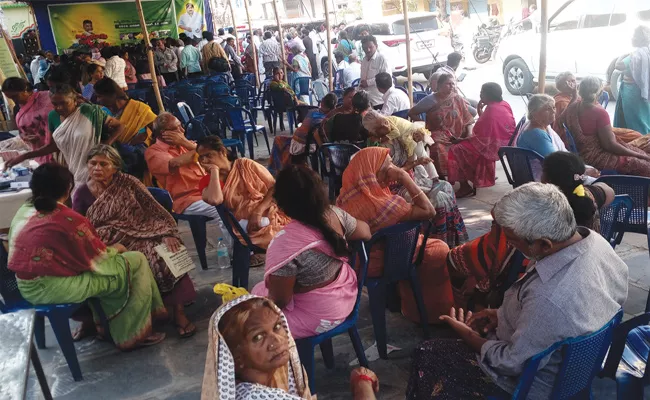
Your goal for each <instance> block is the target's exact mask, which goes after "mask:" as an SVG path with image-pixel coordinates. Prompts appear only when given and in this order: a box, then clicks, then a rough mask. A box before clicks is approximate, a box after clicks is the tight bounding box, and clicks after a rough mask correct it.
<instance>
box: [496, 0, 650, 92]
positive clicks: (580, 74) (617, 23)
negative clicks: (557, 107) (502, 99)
mask: <svg viewBox="0 0 650 400" xmlns="http://www.w3.org/2000/svg"><path fill="white" fill-rule="evenodd" d="M552 3H553V2H552ZM555 3H558V2H557V1H556V2H555ZM556 5H557V4H556ZM551 9H552V10H553V8H551ZM526 22H527V21H524V23H526ZM528 24H529V26H530V25H531V23H530V22H528ZM639 25H645V26H650V0H569V1H565V0H563V1H561V2H559V7H556V8H555V11H554V12H553V13H552V14H550V16H549V33H548V39H547V40H548V43H547V61H546V76H547V77H548V78H554V77H555V76H557V75H558V74H560V73H561V72H564V71H571V72H573V73H574V74H575V75H576V77H577V78H578V79H581V78H584V77H586V76H597V77H599V78H601V79H603V80H604V81H607V82H610V84H611V87H612V89H613V90H614V91H616V89H617V87H618V86H617V85H618V76H619V74H613V71H614V63H615V62H616V60H617V59H618V57H620V56H621V55H624V54H626V53H629V52H631V51H632V50H633V49H632V34H633V32H634V29H635V28H636V27H637V26H639ZM540 40H541V35H540V33H539V28H538V27H535V26H533V27H532V29H528V30H527V31H523V32H521V33H518V34H515V35H512V36H509V37H506V38H504V39H503V40H502V42H501V43H500V44H499V49H498V51H497V60H501V61H502V62H503V76H504V80H505V85H506V88H507V89H508V91H509V92H510V93H512V94H515V95H517V94H518V95H523V94H526V93H531V92H532V91H533V89H534V82H535V81H536V80H537V76H538V75H539V57H540ZM614 94H615V95H616V93H614Z"/></svg>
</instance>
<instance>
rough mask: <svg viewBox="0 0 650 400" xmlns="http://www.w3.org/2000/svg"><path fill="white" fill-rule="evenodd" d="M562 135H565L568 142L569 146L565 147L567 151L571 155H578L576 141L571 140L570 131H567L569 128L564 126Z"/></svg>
mask: <svg viewBox="0 0 650 400" xmlns="http://www.w3.org/2000/svg"><path fill="white" fill-rule="evenodd" d="M564 133H565V135H566V140H567V142H569V146H568V147H567V150H569V151H570V152H571V153H574V154H578V147H577V146H576V141H575V140H573V135H572V134H571V131H570V130H569V127H568V126H566V124H564Z"/></svg>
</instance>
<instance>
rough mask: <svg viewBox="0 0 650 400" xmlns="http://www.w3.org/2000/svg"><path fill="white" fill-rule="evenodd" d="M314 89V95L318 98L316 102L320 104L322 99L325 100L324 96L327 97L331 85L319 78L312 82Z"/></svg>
mask: <svg viewBox="0 0 650 400" xmlns="http://www.w3.org/2000/svg"><path fill="white" fill-rule="evenodd" d="M335 87H336V86H335ZM312 90H313V92H314V97H315V98H316V102H317V103H318V104H320V102H321V100H323V97H325V96H326V95H327V93H329V87H327V85H326V84H325V82H323V81H321V80H318V79H317V80H315V81H314V82H312Z"/></svg>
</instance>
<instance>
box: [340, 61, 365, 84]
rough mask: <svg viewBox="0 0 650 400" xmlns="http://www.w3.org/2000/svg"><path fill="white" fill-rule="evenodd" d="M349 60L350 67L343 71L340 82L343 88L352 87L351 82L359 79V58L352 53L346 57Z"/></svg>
mask: <svg viewBox="0 0 650 400" xmlns="http://www.w3.org/2000/svg"><path fill="white" fill-rule="evenodd" d="M348 59H349V60H350V65H349V66H348V67H347V68H346V69H344V70H343V76H342V77H341V81H342V82H343V87H350V86H352V82H354V81H356V80H357V79H361V64H360V63H359V58H358V57H357V55H356V54H354V53H352V54H350V55H349V56H348Z"/></svg>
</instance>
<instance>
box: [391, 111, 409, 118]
mask: <svg viewBox="0 0 650 400" xmlns="http://www.w3.org/2000/svg"><path fill="white" fill-rule="evenodd" d="M409 111H410V110H400V111H395V112H394V113H393V117H400V118H404V119H409Z"/></svg>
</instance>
